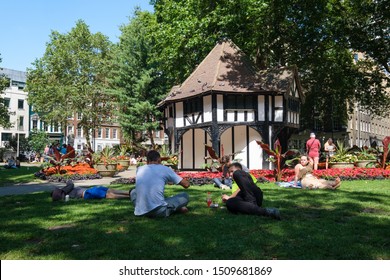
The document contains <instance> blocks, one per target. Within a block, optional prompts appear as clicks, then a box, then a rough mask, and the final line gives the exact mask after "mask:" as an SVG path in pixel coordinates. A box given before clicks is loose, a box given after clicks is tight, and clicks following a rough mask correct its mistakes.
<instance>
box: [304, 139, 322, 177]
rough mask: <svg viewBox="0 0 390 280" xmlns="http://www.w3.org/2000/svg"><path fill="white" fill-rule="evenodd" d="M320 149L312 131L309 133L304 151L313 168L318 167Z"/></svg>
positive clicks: (319, 144)
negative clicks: (311, 161)
mask: <svg viewBox="0 0 390 280" xmlns="http://www.w3.org/2000/svg"><path fill="white" fill-rule="evenodd" d="M320 149H321V143H320V141H319V140H318V139H316V135H315V134H314V133H313V132H312V133H310V139H309V140H307V142H306V152H307V154H308V155H309V157H310V158H312V159H313V162H314V170H317V169H318V162H319V160H320Z"/></svg>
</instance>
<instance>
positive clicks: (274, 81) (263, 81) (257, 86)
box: [160, 40, 294, 105]
mask: <svg viewBox="0 0 390 280" xmlns="http://www.w3.org/2000/svg"><path fill="white" fill-rule="evenodd" d="M293 78H294V68H279V69H271V70H267V71H259V72H256V70H255V68H254V66H253V64H252V63H251V61H250V60H249V58H248V57H247V56H246V55H245V54H244V53H243V52H242V51H241V50H240V49H239V48H238V47H237V46H236V45H235V44H234V43H233V42H232V41H230V40H224V41H221V42H219V43H217V45H216V46H215V47H214V48H213V49H212V50H211V52H210V53H209V54H208V55H207V56H206V58H205V59H204V60H203V61H202V62H201V63H200V64H199V66H198V67H197V68H196V69H195V70H194V72H193V73H192V74H191V75H190V76H189V77H188V78H187V79H186V80H185V81H184V82H183V83H182V84H181V85H176V86H174V87H172V89H171V90H170V91H169V93H168V95H167V97H166V98H165V99H164V100H163V101H162V102H160V105H163V104H164V103H169V102H172V101H178V100H182V99H188V98H191V97H194V96H198V95H202V94H205V93H207V92H209V91H217V92H229V93H240V94H245V93H252V92H273V93H274V94H282V93H283V92H286V91H287V89H288V87H289V85H290V82H291V81H292V79H293Z"/></svg>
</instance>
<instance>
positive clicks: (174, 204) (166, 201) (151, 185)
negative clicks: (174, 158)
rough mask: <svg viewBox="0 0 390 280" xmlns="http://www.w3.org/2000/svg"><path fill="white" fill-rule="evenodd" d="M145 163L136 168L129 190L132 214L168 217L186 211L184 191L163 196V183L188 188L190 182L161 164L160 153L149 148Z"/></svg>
mask: <svg viewBox="0 0 390 280" xmlns="http://www.w3.org/2000/svg"><path fill="white" fill-rule="evenodd" d="M146 161H147V164H146V165H143V166H140V167H138V168H137V174H136V177H135V182H136V183H135V189H134V190H132V191H131V193H130V195H131V201H132V202H133V203H134V206H135V210H134V215H136V216H146V217H168V216H170V215H171V214H173V213H176V212H179V213H186V212H188V209H187V207H186V206H187V204H188V202H189V197H188V194H187V193H185V192H182V193H179V194H177V195H175V196H172V197H168V198H165V197H164V191H165V184H167V183H169V182H171V183H173V184H179V185H181V186H182V187H183V188H188V187H189V186H190V183H189V182H188V181H187V180H186V179H183V178H181V177H180V176H179V175H177V174H176V173H175V172H174V171H173V170H172V169H171V168H169V167H167V166H164V165H162V164H161V156H160V153H159V152H157V151H155V150H151V151H149V152H148V153H147V155H146Z"/></svg>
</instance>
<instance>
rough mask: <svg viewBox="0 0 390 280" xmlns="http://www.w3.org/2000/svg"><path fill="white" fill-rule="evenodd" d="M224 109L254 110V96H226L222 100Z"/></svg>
mask: <svg viewBox="0 0 390 280" xmlns="http://www.w3.org/2000/svg"><path fill="white" fill-rule="evenodd" d="M224 103H225V104H224V108H225V109H233V110H236V109H251V110H254V109H255V107H254V106H255V105H257V102H255V96H244V95H228V96H225V98H224Z"/></svg>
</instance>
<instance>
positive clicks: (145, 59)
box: [111, 9, 167, 144]
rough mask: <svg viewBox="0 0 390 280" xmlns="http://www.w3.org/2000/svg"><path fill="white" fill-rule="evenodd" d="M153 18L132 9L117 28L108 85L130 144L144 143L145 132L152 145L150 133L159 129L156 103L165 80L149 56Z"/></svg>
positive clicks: (160, 96)
mask: <svg viewBox="0 0 390 280" xmlns="http://www.w3.org/2000/svg"><path fill="white" fill-rule="evenodd" d="M155 24H156V21H155V17H154V16H153V14H151V13H149V12H141V11H140V10H138V9H137V10H136V11H135V14H134V17H133V18H132V19H131V20H130V22H129V24H127V25H123V26H121V28H120V30H121V31H122V34H121V36H120V42H119V44H118V46H117V48H116V53H115V54H116V55H115V58H114V62H113V63H114V65H115V67H113V71H112V74H111V77H112V79H111V85H112V87H113V93H114V95H115V96H116V98H117V100H118V102H119V104H121V106H120V107H119V121H120V124H121V127H122V131H123V133H124V135H126V136H127V137H128V140H130V141H131V142H132V143H135V142H137V140H139V141H142V140H144V138H143V137H139V136H140V134H139V133H140V132H142V133H143V132H146V133H147V136H148V138H149V139H151V142H152V144H153V131H155V130H157V129H159V119H158V117H159V111H158V109H157V107H156V106H157V103H158V102H159V101H160V100H161V99H162V96H163V95H164V94H165V92H166V90H167V88H166V85H167V83H165V78H164V76H163V75H161V73H160V72H159V71H158V68H156V67H155V64H154V63H153V60H152V57H153V55H154V53H153V45H154V42H155V40H154V38H153V37H151V36H149V34H150V33H152V32H153V29H154V28H155Z"/></svg>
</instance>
